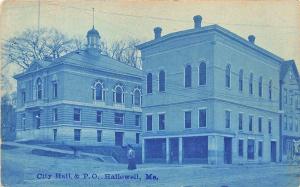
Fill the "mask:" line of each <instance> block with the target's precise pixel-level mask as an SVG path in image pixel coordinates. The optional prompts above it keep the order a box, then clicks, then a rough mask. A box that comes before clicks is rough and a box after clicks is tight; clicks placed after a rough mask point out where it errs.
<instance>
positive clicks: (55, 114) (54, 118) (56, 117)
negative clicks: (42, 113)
mask: <svg viewBox="0 0 300 187" xmlns="http://www.w3.org/2000/svg"><path fill="white" fill-rule="evenodd" d="M52 115H53V121H54V122H55V121H57V120H58V112H57V108H54V109H53V110H52Z"/></svg>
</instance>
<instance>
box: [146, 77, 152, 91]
mask: <svg viewBox="0 0 300 187" xmlns="http://www.w3.org/2000/svg"><path fill="white" fill-rule="evenodd" d="M147 93H152V74H151V73H148V74H147Z"/></svg>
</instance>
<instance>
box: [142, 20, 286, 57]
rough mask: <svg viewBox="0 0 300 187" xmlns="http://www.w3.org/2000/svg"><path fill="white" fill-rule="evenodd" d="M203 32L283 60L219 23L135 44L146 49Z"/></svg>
mask: <svg viewBox="0 0 300 187" xmlns="http://www.w3.org/2000/svg"><path fill="white" fill-rule="evenodd" d="M205 32H218V33H220V34H222V35H224V36H226V37H228V38H230V39H232V40H235V41H237V42H239V43H241V44H242V45H245V46H247V47H249V48H251V49H253V50H255V51H257V52H259V53H262V54H264V55H266V56H268V57H270V58H272V59H273V60H276V61H278V62H281V61H283V59H282V58H281V57H279V56H277V55H275V54H273V53H271V52H269V51H267V50H265V49H263V48H261V47H259V46H257V45H255V44H253V43H251V42H249V41H248V40H246V39H244V38H242V37H241V36H238V35H237V34H234V33H233V32H231V31H229V30H227V29H225V28H223V27H221V26H219V25H216V24H215V25H209V26H205V27H201V28H195V29H194V28H193V29H188V30H183V31H178V32H173V33H170V34H167V35H164V36H162V37H160V38H158V39H154V40H150V41H148V42H145V43H142V44H140V45H138V46H137V48H138V49H140V50H143V49H146V48H148V47H151V46H155V45H158V44H159V43H162V42H164V41H168V40H171V39H173V38H179V37H185V36H188V35H194V34H200V33H205Z"/></svg>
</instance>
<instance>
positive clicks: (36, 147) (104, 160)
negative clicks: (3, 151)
mask: <svg viewBox="0 0 300 187" xmlns="http://www.w3.org/2000/svg"><path fill="white" fill-rule="evenodd" d="M2 144H3V145H9V146H16V147H23V148H29V149H40V150H43V151H51V152H56V153H63V154H70V155H73V154H74V152H73V151H68V150H63V149H55V148H49V147H44V146H40V145H28V144H22V143H16V142H2ZM79 155H82V156H87V157H92V158H99V159H101V160H103V162H107V163H117V161H116V160H115V159H114V158H113V157H111V156H105V155H100V154H93V153H84V152H79Z"/></svg>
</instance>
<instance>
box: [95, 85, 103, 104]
mask: <svg viewBox="0 0 300 187" xmlns="http://www.w3.org/2000/svg"><path fill="white" fill-rule="evenodd" d="M95 100H96V101H102V100H103V85H102V84H101V83H100V82H98V83H96V85H95Z"/></svg>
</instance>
